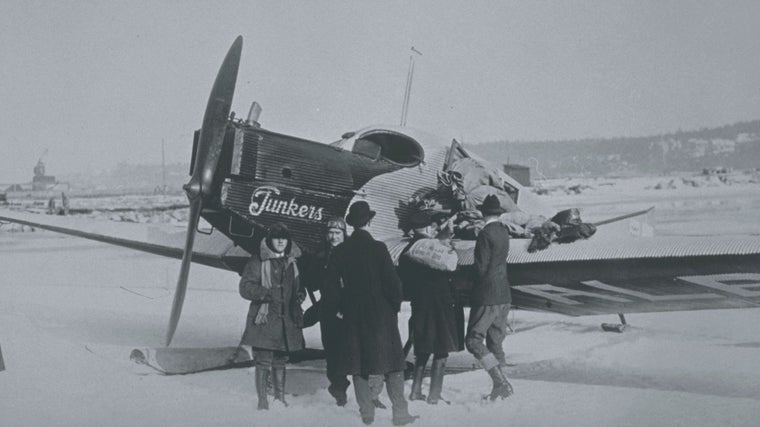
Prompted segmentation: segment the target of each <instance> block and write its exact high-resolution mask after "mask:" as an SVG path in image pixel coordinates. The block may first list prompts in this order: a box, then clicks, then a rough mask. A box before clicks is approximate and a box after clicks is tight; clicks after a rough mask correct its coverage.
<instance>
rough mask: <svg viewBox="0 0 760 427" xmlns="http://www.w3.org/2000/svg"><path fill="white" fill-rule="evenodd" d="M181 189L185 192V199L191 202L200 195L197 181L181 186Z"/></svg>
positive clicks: (199, 185) (199, 186)
mask: <svg viewBox="0 0 760 427" xmlns="http://www.w3.org/2000/svg"><path fill="white" fill-rule="evenodd" d="M182 189H183V190H185V194H187V198H188V199H190V200H193V199H195V198H197V197H198V196H200V195H201V184H200V182H197V181H196V182H192V181H191V182H188V183H187V184H185V185H183V186H182Z"/></svg>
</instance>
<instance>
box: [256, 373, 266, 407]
mask: <svg viewBox="0 0 760 427" xmlns="http://www.w3.org/2000/svg"><path fill="white" fill-rule="evenodd" d="M268 378H269V369H266V368H260V367H258V366H257V367H256V395H258V397H259V406H258V409H259V410H262V409H269V401H268V400H267V379H268Z"/></svg>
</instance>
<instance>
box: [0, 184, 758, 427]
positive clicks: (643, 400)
mask: <svg viewBox="0 0 760 427" xmlns="http://www.w3.org/2000/svg"><path fill="white" fill-rule="evenodd" d="M669 180H670V178H662V177H658V178H649V179H643V178H642V179H627V180H590V181H589V182H581V181H575V182H573V183H572V184H571V185H576V184H581V185H587V186H588V188H585V189H582V191H581V192H580V194H575V193H574V192H572V191H571V192H570V193H567V192H565V191H550V192H549V194H547V195H545V196H541V197H542V198H544V199H545V200H547V201H548V202H550V203H552V204H553V205H554V206H557V207H558V208H565V207H579V208H581V214H582V216H583V218H584V220H586V221H597V220H601V219H605V218H608V217H611V216H615V215H619V214H623V213H627V212H631V211H635V210H638V209H643V208H647V207H649V206H655V207H656V208H655V210H654V211H653V212H652V213H650V214H648V215H647V217H646V218H640V219H645V220H646V221H648V223H649V224H650V225H652V226H653V227H654V229H655V230H656V232H657V233H659V234H708V235H710V234H755V235H758V234H760V184H757V183H752V182H743V183H739V184H736V185H730V186H727V185H715V186H706V185H705V186H693V185H690V184H687V185H682V186H675V185H674V186H675V188H667V187H669V186H667V185H666V186H665V187H666V188H662V189H660V190H655V189H653V188H651V187H652V186H654V185H656V184H657V183H658V182H665V183H666V184H667V183H668V182H669ZM541 185H542V186H543V187H545V188H558V187H559V186H563V185H564V186H568V185H567V183H566V182H548V181H546V182H542V183H541ZM7 229H8V226H3V227H2V228H0V277H1V279H0V349H1V350H2V357H3V360H4V363H5V371H2V372H0V426H3V427H6V426H103V425H107V426H134V425H140V426H163V425H172V426H174V425H181V426H216V425H218V426H222V425H223V426H243V425H257V426H269V425H272V426H275V425H276V426H286V425H287V426H334V425H335V426H337V425H341V426H343V425H345V426H359V425H362V424H361V420H360V417H359V414H358V407H357V405H356V400H355V398H354V396H353V389H349V403H348V405H347V406H346V407H344V408H339V407H337V406H335V405H334V403H333V400H332V398H331V397H330V395H329V394H328V393H327V391H326V386H327V380H326V379H325V378H324V375H323V373H322V371H321V368H323V366H324V362H322V361H311V362H303V363H301V364H298V365H293V366H290V367H289V373H288V384H287V388H288V390H287V391H288V393H292V394H296V395H289V396H288V401H289V403H290V407H288V408H284V407H282V406H278V405H277V404H273V405H272V409H271V410H270V411H268V412H264V411H256V410H255V403H256V398H255V389H254V379H253V375H252V374H251V373H250V372H249V371H248V370H247V369H233V370H226V371H216V372H206V373H202V374H193V375H185V376H163V375H159V374H157V373H155V372H153V371H149V370H146V369H147V368H145V367H143V366H140V365H136V364H134V363H133V362H131V361H130V360H129V354H130V352H131V350H132V349H134V348H141V347H160V346H161V345H162V342H163V338H164V333H165V328H166V323H167V319H168V313H169V308H170V306H171V302H172V293H173V288H174V285H175V280H176V275H177V271H178V269H179V262H178V261H175V260H170V259H164V258H160V257H156V256H152V255H149V254H144V253H140V252H134V251H130V250H127V249H122V248H117V247H114V246H108V245H104V244H99V243H96V242H90V241H85V240H81V239H76V238H74V237H67V236H62V235H57V234H54V233H49V232H33V233H32V232H23V233H19V232H15V233H11V232H5V231H4V230H7ZM237 281H238V277H237V275H236V274H234V273H229V272H224V271H220V270H214V269H211V268H207V267H203V266H200V265H193V268H192V269H191V278H190V285H189V290H188V294H187V300H186V303H185V306H184V310H183V315H182V320H181V321H180V325H179V328H178V330H177V333H176V335H175V339H174V342H173V346H177V347H212V346H234V345H237V343H238V340H239V339H240V335H241V333H242V331H243V321H244V319H245V315H246V312H247V303H246V302H245V301H243V300H242V299H241V298H240V297H239V296H238V294H237ZM403 310H404V312H403V313H402V316H401V318H400V326H401V330H402V337H403V336H404V335H405V334H406V327H405V325H406V320H407V318H408V314H409V313H408V310H409V307H408V305H406V304H405V305H404V308H403ZM627 320H628V322H629V323H630V324H631V327H630V329H629V330H627V331H626V332H625V333H622V334H615V333H604V332H602V331H601V329H600V327H599V325H600V324H601V323H603V322H616V321H617V318H616V317H614V316H590V317H580V318H573V317H564V316H559V315H552V314H542V313H531V312H525V311H515V312H513V313H512V315H511V323H512V327H513V328H514V330H515V333H514V334H512V335H510V336H508V337H507V339H506V341H505V343H504V347H505V349H506V351H507V354H508V356H509V359H510V362H511V363H512V364H513V365H512V366H511V368H510V377H511V378H512V382H513V385H514V388H515V395H514V396H512V397H510V398H509V399H507V400H504V401H499V402H495V403H484V402H482V401H481V399H480V398H481V395H483V394H484V393H486V392H488V391H489V390H490V380H489V378H488V376H487V374H486V373H485V372H483V371H477V370H476V371H470V372H464V373H459V374H455V375H449V376H447V377H446V380H445V383H444V392H443V394H444V398H445V399H447V400H449V401H450V402H451V404H450V405H446V404H439V405H438V406H429V405H427V404H425V403H422V402H410V412H411V413H413V414H417V415H420V416H421V418H420V419H419V420H417V422H416V423H415V424H414V425H419V426H449V425H451V426H492V425H494V426H495V425H509V426H592V425H593V426H602V425H605V426H664V425H668V426H689V427H694V426H715V425H721V426H757V425H760V328H758V327H757V325H758V322H760V308H757V309H743V310H710V311H695V312H681V313H653V314H639V315H636V314H632V315H628V316H627ZM305 333H306V336H307V345H308V346H310V347H319V345H320V344H319V331H318V328H310V329H308V330H306V331H305ZM473 363H474V359H473V358H472V356H470V355H469V354H468V353H466V352H462V353H458V354H455V355H452V357H451V359H450V365H452V366H456V367H471V366H472V365H473ZM409 387H410V382H407V384H406V388H407V389H406V394H407V395H408V393H409ZM426 389H427V380H426V381H425V386H424V389H423V390H426ZM382 399H383V401H385V402H386V403H389V401H388V398H387V396H386V395H385V394H383V396H382ZM375 425H378V426H386V425H391V413H390V409H388V410H379V411H378V412H377V415H376V420H375Z"/></svg>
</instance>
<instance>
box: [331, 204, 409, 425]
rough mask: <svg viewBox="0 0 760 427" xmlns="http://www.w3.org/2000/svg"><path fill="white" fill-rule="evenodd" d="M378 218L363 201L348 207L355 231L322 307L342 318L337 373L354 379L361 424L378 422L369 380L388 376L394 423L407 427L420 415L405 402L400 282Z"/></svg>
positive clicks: (338, 251) (334, 267)
mask: <svg viewBox="0 0 760 427" xmlns="http://www.w3.org/2000/svg"><path fill="white" fill-rule="evenodd" d="M374 216H375V212H374V211H372V210H371V209H370V208H369V204H367V202H364V201H359V202H356V203H354V204H353V205H351V207H350V208H349V210H348V215H347V216H346V222H347V223H348V224H349V225H351V226H352V227H354V232H353V233H352V234H351V236H350V237H349V238H348V239H346V241H345V242H343V244H341V245H339V246H338V247H337V248H335V250H334V251H333V256H332V257H331V258H330V261H329V263H328V268H327V280H326V282H325V283H327V284H328V286H326V287H325V290H326V291H327V292H326V293H325V294H324V296H323V300H322V302H323V305H322V309H323V310H325V315H327V316H337V315H338V314H340V315H341V316H342V320H341V325H340V327H341V331H342V333H341V337H340V343H339V348H340V351H339V354H338V363H337V364H336V365H337V368H336V369H337V373H338V374H343V375H353V380H354V392H355V393H356V400H357V402H358V403H359V412H360V413H361V417H362V421H363V422H364V423H365V424H371V423H372V422H374V419H375V405H374V404H373V403H372V393H371V391H370V385H369V376H370V375H384V376H385V382H386V390H387V391H388V397H390V399H391V405H392V410H393V424H394V425H404V424H409V423H411V422H413V421H414V420H415V419H416V418H417V417H415V416H411V415H409V410H408V405H407V402H406V399H405V398H404V374H403V371H404V367H405V362H404V352H403V350H402V348H401V334H400V333H399V330H398V312H399V310H400V309H401V301H402V299H403V298H402V293H401V281H400V280H399V278H398V276H397V275H396V269H395V267H394V266H393V260H391V256H390V254H389V253H388V248H387V247H386V246H385V244H383V242H379V241H377V240H375V239H374V238H372V235H371V234H370V233H369V231H368V228H369V225H370V222H371V221H372V218H373V217H374ZM341 284H342V287H341ZM338 290H340V291H339V292H338Z"/></svg>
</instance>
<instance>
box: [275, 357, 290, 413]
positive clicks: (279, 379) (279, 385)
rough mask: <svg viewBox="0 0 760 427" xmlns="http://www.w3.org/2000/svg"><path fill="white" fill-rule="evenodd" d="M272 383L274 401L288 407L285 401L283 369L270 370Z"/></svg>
mask: <svg viewBox="0 0 760 427" xmlns="http://www.w3.org/2000/svg"><path fill="white" fill-rule="evenodd" d="M272 383H273V384H274V400H279V401H280V402H282V404H283V405H285V406H288V402H286V401H285V367H284V366H283V367H281V368H272Z"/></svg>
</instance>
